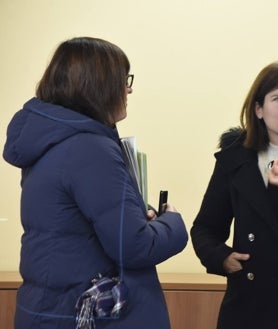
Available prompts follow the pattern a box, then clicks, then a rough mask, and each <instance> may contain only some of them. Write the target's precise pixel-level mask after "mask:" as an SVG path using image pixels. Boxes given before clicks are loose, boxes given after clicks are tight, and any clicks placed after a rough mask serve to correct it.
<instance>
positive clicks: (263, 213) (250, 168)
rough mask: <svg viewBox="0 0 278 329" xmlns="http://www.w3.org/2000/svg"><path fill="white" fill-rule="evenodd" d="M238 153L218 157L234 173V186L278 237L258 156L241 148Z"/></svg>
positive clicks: (275, 219)
mask: <svg viewBox="0 0 278 329" xmlns="http://www.w3.org/2000/svg"><path fill="white" fill-rule="evenodd" d="M235 151H236V152H233V151H232V152H231V150H230V152H227V153H226V152H225V151H224V152H223V153H222V152H219V156H217V155H216V157H217V158H218V159H219V160H220V161H221V162H222V163H223V165H224V166H225V168H228V170H229V171H232V172H233V173H234V174H233V175H232V177H233V178H232V184H233V186H234V188H235V189H236V190H237V191H238V193H239V194H240V195H241V196H242V197H243V199H244V200H246V202H248V203H249V205H250V207H252V208H253V209H255V210H256V212H257V213H258V215H259V218H260V219H261V220H262V221H264V222H265V223H266V224H267V225H268V226H269V227H270V228H271V230H273V231H274V232H275V233H276V234H277V236H278V219H277V218H276V215H275V213H274V210H273V209H272V205H271V203H270V201H269V198H268V195H267V190H266V187H265V185H264V181H263V178H262V176H261V173H260V170H259V167H258V164H257V162H258V161H257V154H256V152H254V151H252V150H248V149H246V148H243V147H240V148H237V150H235Z"/></svg>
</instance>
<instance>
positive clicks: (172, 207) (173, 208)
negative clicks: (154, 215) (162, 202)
mask: <svg viewBox="0 0 278 329" xmlns="http://www.w3.org/2000/svg"><path fill="white" fill-rule="evenodd" d="M166 211H172V212H177V209H176V208H175V207H174V206H172V205H170V204H169V203H167V207H166Z"/></svg>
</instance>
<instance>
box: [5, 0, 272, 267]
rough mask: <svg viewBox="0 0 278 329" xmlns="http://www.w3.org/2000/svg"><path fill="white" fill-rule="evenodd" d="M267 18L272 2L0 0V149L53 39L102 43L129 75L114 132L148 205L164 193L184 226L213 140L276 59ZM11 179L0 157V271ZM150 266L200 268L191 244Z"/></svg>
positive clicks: (15, 192) (13, 253) (14, 202)
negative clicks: (143, 176)
mask: <svg viewBox="0 0 278 329" xmlns="http://www.w3.org/2000/svg"><path fill="white" fill-rule="evenodd" d="M277 14H278V2H277V1H276V0H272V1H271V0H265V1H257V0H244V1H242V0H171V1H166V0H140V1H138V0H118V1H116V0H80V1H74V0H24V1H21V0H0V41H1V52H0V59H1V60H0V113H1V116H0V148H1V151H2V149H3V144H4V140H5V131H6V126H7V124H8V122H9V120H10V119H11V117H12V115H13V114H14V113H15V112H16V111H17V110H18V109H20V108H21V106H22V104H23V103H24V102H25V101H27V100H28V99H29V98H31V97H33V95H34V90H35V86H36V83H37V82H38V80H39V78H40V77H41V75H42V73H43V71H44V69H45V67H46V65H47V63H48V61H49V59H50V57H51V55H52V53H53V51H54V49H55V48H56V46H57V45H58V43H60V42H61V41H63V40H65V39H67V38H71V37H75V36H85V35H86V36H94V37H99V38H103V39H107V40H109V41H111V42H113V43H116V44H117V45H119V46H120V47H121V48H122V49H123V50H124V51H125V52H126V53H127V55H128V57H129V59H130V61H131V65H132V68H131V71H132V73H134V74H135V81H134V92H133V94H132V95H130V96H129V100H128V117H127V119H126V120H125V121H124V122H122V123H120V124H119V131H120V134H121V135H122V136H128V135H136V136H137V142H138V146H139V148H140V149H141V150H144V151H145V152H146V153H147V154H148V176H149V199H150V203H152V204H153V205H154V206H156V205H157V201H158V192H159V190H160V189H168V190H169V202H170V203H172V204H174V205H175V206H176V208H177V209H178V210H179V211H180V212H181V213H182V214H183V216H184V220H185V222H186V224H187V227H188V230H189V229H190V227H191V225H192V221H193V219H194V217H195V216H196V213H197V211H198V209H199V206H200V203H201V200H202V197H203V194H204V191H205V188H206V186H207V183H208V180H209V177H210V174H211V171H212V169H213V165H214V158H213V153H214V152H215V151H216V145H217V141H218V138H219V135H220V134H221V132H222V131H223V130H226V129H227V128H229V127H231V126H234V125H238V123H239V119H238V118H239V112H240V108H241V104H242V102H243V99H244V97H245V94H246V93H247V91H248V89H249V87H250V84H251V83H252V81H253V79H254V78H255V76H256V75H257V73H258V71H259V70H261V68H262V67H263V66H265V65H267V64H268V63H270V62H272V61H274V60H276V59H278V42H277ZM19 179H20V173H19V170H17V169H15V168H12V167H10V166H9V165H7V164H6V163H5V162H4V161H3V160H2V159H0V182H1V189H0V270H17V268H18V262H19V249H20V235H21V226H20V220H19V193H20V188H19ZM5 218H7V219H8V220H7V221H5V220H4V219H5ZM158 269H159V271H160V272H203V271H204V268H203V267H202V266H201V265H200V263H199V260H198V259H197V258H196V256H195V254H194V252H193V249H192V246H191V242H189V245H188V247H187V248H186V249H185V251H184V252H182V253H181V254H179V255H178V256H176V257H173V258H172V259H171V260H168V261H166V262H165V263H163V264H161V265H159V267H158Z"/></svg>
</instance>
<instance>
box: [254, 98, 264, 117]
mask: <svg viewBox="0 0 278 329" xmlns="http://www.w3.org/2000/svg"><path fill="white" fill-rule="evenodd" d="M255 113H256V116H257V118H258V119H262V118H263V108H262V106H261V105H260V104H259V103H258V102H256V107H255Z"/></svg>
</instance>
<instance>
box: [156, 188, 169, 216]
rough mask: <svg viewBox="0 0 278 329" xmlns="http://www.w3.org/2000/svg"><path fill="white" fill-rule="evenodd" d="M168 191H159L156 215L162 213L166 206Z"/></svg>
mask: <svg viewBox="0 0 278 329" xmlns="http://www.w3.org/2000/svg"><path fill="white" fill-rule="evenodd" d="M167 200H168V191H160V193H159V203H158V216H160V215H161V214H163V213H164V212H165V210H166V208H167Z"/></svg>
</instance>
